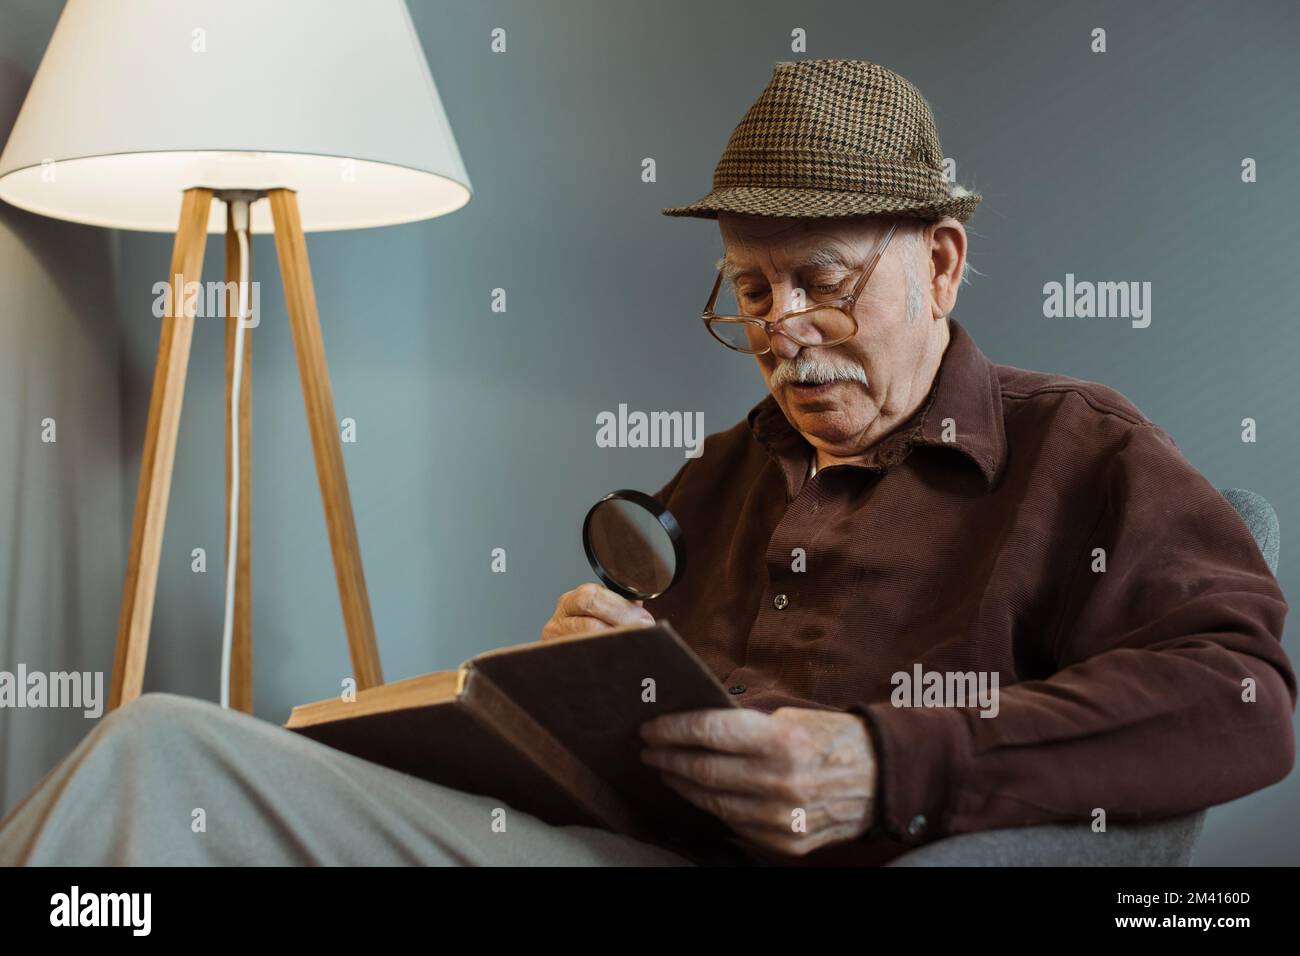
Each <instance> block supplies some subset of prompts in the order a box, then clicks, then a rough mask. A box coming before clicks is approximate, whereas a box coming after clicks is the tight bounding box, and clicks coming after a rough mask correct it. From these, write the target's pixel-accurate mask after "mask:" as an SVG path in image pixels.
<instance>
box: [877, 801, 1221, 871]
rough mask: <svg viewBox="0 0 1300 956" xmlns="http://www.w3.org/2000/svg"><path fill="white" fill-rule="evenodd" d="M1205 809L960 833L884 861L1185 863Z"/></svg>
mask: <svg viewBox="0 0 1300 956" xmlns="http://www.w3.org/2000/svg"><path fill="white" fill-rule="evenodd" d="M1205 813H1206V811H1204V810H1198V811H1196V812H1195V813H1189V814H1185V815H1184V816H1180V817H1170V818H1169V819H1167V820H1153V821H1152V822H1150V823H1129V824H1119V825H1114V824H1112V825H1111V826H1109V827H1107V829H1106V832H1105V833H1094V832H1093V831H1092V828H1091V827H1090V826H1089V825H1088V824H1086V823H1053V824H1045V825H1042V826H1033V827H1007V828H1004V829H1000V830H985V831H983V832H980V833H962V834H960V835H958V836H953V837H948V838H947V839H944V840H936V841H935V842H934V843H930V844H927V845H925V846H922V847H918V848H917V849H915V850H912V851H910V852H908V853H904V854H903V855H902V856H900V857H898V858H897V859H895V860H893V861H892V862H890V863H889V866H1187V864H1188V862H1189V861H1190V860H1191V856H1192V847H1193V845H1195V843H1196V838H1197V837H1198V836H1199V835H1200V832H1201V827H1202V825H1203V824H1204V822H1205Z"/></svg>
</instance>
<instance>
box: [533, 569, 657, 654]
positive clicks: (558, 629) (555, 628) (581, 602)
mask: <svg viewBox="0 0 1300 956" xmlns="http://www.w3.org/2000/svg"><path fill="white" fill-rule="evenodd" d="M654 622H655V619H654V615H652V614H651V613H650V612H649V611H647V610H646V609H645V608H643V607H642V606H641V602H640V601H629V600H628V599H627V598H625V597H623V596H622V595H621V594H615V593H614V592H613V591H611V590H610V589H609V588H606V587H601V586H600V585H599V584H592V583H587V584H580V585H578V586H577V587H576V588H574V589H573V590H572V591H565V592H564V593H563V594H561V595H560V599H559V600H558V601H556V602H555V613H554V614H552V615H551V619H550V620H549V621H547V622H546V625H545V626H544V627H543V628H542V640H544V641H549V640H550V639H551V638H554V637H571V636H572V635H574V634H585V633H587V632H588V631H604V630H608V629H609V628H611V627H623V626H625V625H628V624H653V623H654Z"/></svg>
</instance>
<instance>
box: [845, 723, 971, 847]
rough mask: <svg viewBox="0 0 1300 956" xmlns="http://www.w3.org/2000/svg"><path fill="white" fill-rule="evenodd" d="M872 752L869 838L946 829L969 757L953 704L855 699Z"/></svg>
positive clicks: (921, 837) (931, 834) (919, 836)
mask: <svg viewBox="0 0 1300 956" xmlns="http://www.w3.org/2000/svg"><path fill="white" fill-rule="evenodd" d="M848 712H849V713H852V714H857V715H858V716H859V717H862V718H863V719H864V720H865V721H866V723H867V727H868V729H869V730H870V732H871V738H872V741H871V742H872V744H873V746H874V749H875V752H876V780H877V784H876V821H875V824H874V825H873V826H872V828H871V830H869V831H868V832H867V837H868V838H869V839H877V838H880V837H884V836H888V837H891V838H893V839H895V840H899V841H901V842H903V843H905V844H908V845H913V846H915V845H917V844H921V843H926V842H928V841H930V840H934V839H938V838H939V837H941V836H945V835H947V833H948V831H949V827H950V825H951V821H952V816H953V814H954V812H955V810H956V805H955V794H956V791H957V786H958V784H959V783H960V781H961V780H962V779H964V777H965V774H966V771H967V768H968V767H969V766H970V761H971V736H970V727H969V725H968V724H967V721H966V716H965V714H963V713H962V712H961V711H960V710H956V709H954V708H944V707H931V708H910V707H895V706H893V704H891V703H889V702H888V701H880V702H877V703H874V704H858V705H854V706H852V707H849V708H848Z"/></svg>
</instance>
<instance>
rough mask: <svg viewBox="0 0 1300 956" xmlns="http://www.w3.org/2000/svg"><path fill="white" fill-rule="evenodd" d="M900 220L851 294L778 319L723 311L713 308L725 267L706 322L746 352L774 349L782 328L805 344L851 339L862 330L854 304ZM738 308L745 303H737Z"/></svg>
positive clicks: (718, 336) (706, 309)
mask: <svg viewBox="0 0 1300 956" xmlns="http://www.w3.org/2000/svg"><path fill="white" fill-rule="evenodd" d="M897 228H898V223H894V224H892V225H891V226H890V227H889V231H888V232H887V233H885V238H884V239H883V240H881V243H880V246H879V248H877V249H876V252H875V255H873V256H872V257H871V261H870V262H868V263H867V267H866V269H865V270H864V271H863V273H862V277H861V278H860V279H858V281H857V283H856V284H855V285H854V287H853V291H852V292H850V293H849V294H848V295H845V296H839V297H838V298H834V299H829V300H827V301H825V302H817V303H815V304H813V305H806V306H802V307H800V308H798V309H791V310H789V311H787V312H783V313H781V315H780V317H779V318H778V319H777V320H776V321H775V322H768V321H767V319H764V318H760V317H759V316H757V315H719V314H718V313H716V312H714V311H713V307H714V305H716V304H717V301H718V291H719V290H720V289H721V288H722V270H721V269H719V270H718V278H717V279H716V280H714V283H713V291H712V292H711V293H709V302H708V304H707V305H706V306H705V307H704V314H703V315H702V318H703V319H704V325H705V327H706V328H708V330H709V334H710V335H712V336H713V337H714V338H715V339H717V340H718V341H719V342H721V343H722V344H723V345H725V346H726V347H727V348H729V349H734V350H735V351H737V352H745V353H747V354H749V355H763V354H765V353H767V352H770V351H771V350H772V336H773V335H775V334H776V333H778V332H780V333H781V334H782V335H784V336H786V337H787V338H789V339H790V341H792V342H794V343H795V344H797V345H800V346H802V347H804V348H825V347H828V346H831V345H839V344H840V343H841V342H847V341H848V340H849V339H851V338H853V336H855V335H856V334H857V332H858V320H857V319H856V318H854V316H853V307H854V304H855V303H856V302H857V301H858V296H859V295H861V294H862V289H863V287H864V286H865V285H866V284H867V280H868V279H870V278H871V273H872V272H874V271H875V269H876V264H877V263H878V262H880V257H881V256H883V255H884V254H885V250H886V249H887V248H889V240H890V239H892V238H894V231H895V230H896V229H897ZM736 308H737V309H738V310H740V309H743V305H741V304H739V302H738V304H737V306H736Z"/></svg>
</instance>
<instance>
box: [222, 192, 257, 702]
mask: <svg viewBox="0 0 1300 956" xmlns="http://www.w3.org/2000/svg"><path fill="white" fill-rule="evenodd" d="M248 281H249V283H250V286H251V283H252V281H253V236H252V234H251V233H250V234H249V236H248ZM231 283H235V285H233V286H232V285H231ZM238 283H239V237H238V234H237V233H236V232H235V224H234V217H233V213H232V212H231V209H230V205H229V204H227V205H226V292H227V296H226V314H227V316H228V318H227V321H226V404H225V408H226V416H225V418H226V541H227V542H229V541H230V521H231V515H230V488H231V484H232V483H233V482H235V481H238V482H239V519H238V520H239V543H238V551H239V553H238V555H236V558H235V609H234V621H233V627H232V631H233V633H232V637H231V649H230V706H231V707H232V708H233V709H235V710H242V711H243V712H244V713H246V714H251V713H252V712H253V567H252V565H253V538H252V530H253V488H252V479H251V474H252V465H253V329H252V327H248V328H245V329H244V357H243V361H242V362H241V363H240V364H241V365H242V367H243V371H242V372H241V380H240V385H239V474H238V475H235V474H233V473H232V469H231V467H230V460H231V452H232V447H231V445H232V442H231V438H232V435H231V427H230V426H231V422H230V400H231V398H232V397H233V392H234V385H235V382H234V376H235V329H236V326H237V323H238V322H239V292H238V288H239V286H238ZM232 288H234V289H235V290H236V291H235V296H234V300H233V302H232V301H231V297H230V295H229V293H230V290H231V289H232ZM249 296H250V298H249V302H250V308H251V302H252V298H251V296H252V293H251V292H250V293H249ZM226 558H227V560H229V558H230V555H229V553H227V554H226ZM223 579H224V577H223Z"/></svg>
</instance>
